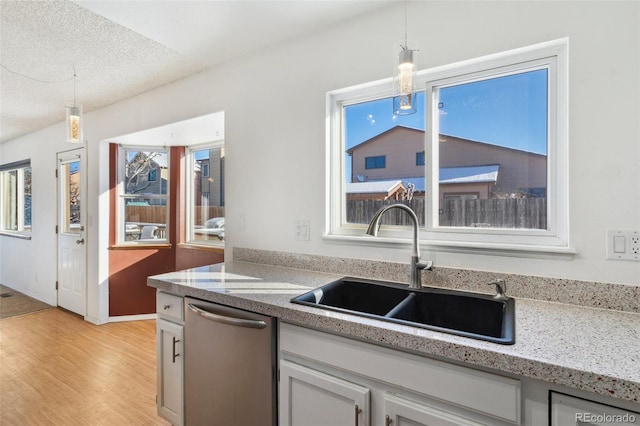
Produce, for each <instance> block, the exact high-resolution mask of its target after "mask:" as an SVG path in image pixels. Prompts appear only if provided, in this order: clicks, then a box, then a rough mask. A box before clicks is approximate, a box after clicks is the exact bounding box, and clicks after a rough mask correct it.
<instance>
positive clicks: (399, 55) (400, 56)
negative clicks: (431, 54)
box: [393, 2, 417, 115]
mask: <svg viewBox="0 0 640 426" xmlns="http://www.w3.org/2000/svg"><path fill="white" fill-rule="evenodd" d="M416 52H417V50H416V49H410V48H409V44H408V42H407V3H406V2H405V4H404V43H400V46H399V48H396V49H394V62H395V64H394V72H393V113H394V114H395V115H409V114H413V113H415V112H416V111H417V109H416V92H415V90H414V88H413V82H414V80H415V76H416V71H417V69H416V68H417V66H416V62H415V60H416Z"/></svg>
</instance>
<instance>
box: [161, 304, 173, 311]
mask: <svg viewBox="0 0 640 426" xmlns="http://www.w3.org/2000/svg"><path fill="white" fill-rule="evenodd" d="M163 308H164V310H165V311H166V310H167V309H170V308H171V305H164V306H163Z"/></svg>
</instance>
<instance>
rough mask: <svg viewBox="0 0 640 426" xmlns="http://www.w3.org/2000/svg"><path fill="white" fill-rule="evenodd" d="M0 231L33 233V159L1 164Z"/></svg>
mask: <svg viewBox="0 0 640 426" xmlns="http://www.w3.org/2000/svg"><path fill="white" fill-rule="evenodd" d="M0 200H1V201H2V203H1V206H2V207H1V208H0V232H8V233H16V234H27V235H28V234H29V233H31V160H26V161H19V162H15V163H10V164H4V165H0Z"/></svg>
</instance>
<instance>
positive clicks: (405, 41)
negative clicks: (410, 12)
mask: <svg viewBox="0 0 640 426" xmlns="http://www.w3.org/2000/svg"><path fill="white" fill-rule="evenodd" d="M407 9H408V6H407V2H406V1H405V2H404V47H405V48H408V47H409V45H408V42H407Z"/></svg>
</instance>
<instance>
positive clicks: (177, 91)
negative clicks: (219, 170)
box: [0, 1, 640, 318]
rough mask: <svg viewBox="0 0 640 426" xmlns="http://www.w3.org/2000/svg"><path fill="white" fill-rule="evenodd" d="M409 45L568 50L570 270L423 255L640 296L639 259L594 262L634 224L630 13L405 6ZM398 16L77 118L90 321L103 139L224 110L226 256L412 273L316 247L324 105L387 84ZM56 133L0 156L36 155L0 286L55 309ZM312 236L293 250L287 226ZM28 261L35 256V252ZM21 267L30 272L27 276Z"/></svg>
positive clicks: (638, 95) (638, 224) (635, 67)
mask: <svg viewBox="0 0 640 426" xmlns="http://www.w3.org/2000/svg"><path fill="white" fill-rule="evenodd" d="M409 14H410V17H409V37H410V38H411V39H415V40H416V41H417V42H418V43H419V46H420V51H421V53H420V55H421V57H422V61H423V64H422V66H423V67H430V66H437V65H442V64H447V63H451V62H456V61H460V60H464V59H469V58H474V57H478V56H482V55H486V54H490V53H495V52H500V51H504V50H509V49H514V48H518V47H522V46H527V45H531V44H536V43H540V42H544V41H548V40H553V39H557V38H561V37H569V40H570V63H569V66H570V111H569V116H570V123H569V132H570V142H569V143H570V174H569V176H570V233H571V235H570V238H571V244H572V246H573V247H574V248H575V249H576V250H577V251H578V255H577V256H575V258H573V259H572V260H550V259H523V258H517V257H508V256H486V255H474V254H468V253H467V254H461V253H446V252H440V253H435V252H429V251H426V252H425V253H424V254H425V255H426V257H429V258H431V259H433V260H434V261H435V265H436V266H438V265H439V266H448V267H460V268H468V269H481V270H489V271H503V272H512V273H520V274H531V275H539V276H550V277H562V278H572V279H584V280H589V281H606V282H614V283H627V284H634V285H640V263H638V262H621V261H608V260H605V229H607V228H632V229H640V172H639V170H640V149H639V145H640V144H639V141H640V124H639V120H638V117H639V116H640V3H638V2H610V1H600V2H564V1H562V2H524V1H512V2H450V1H446V2H445V1H443V2H410V4H409ZM403 15H404V8H403V7H401V6H399V5H398V6H393V7H391V8H387V9H383V10H381V11H378V12H374V13H372V14H370V15H367V16H365V17H364V18H360V19H356V20H351V21H349V22H348V23H345V24H344V25H341V26H337V27H334V28H331V29H329V30H327V31H326V32H323V33H319V34H316V35H313V36H311V37H308V38H304V39H299V40H297V41H295V42H292V43H288V44H285V45H280V46H276V47H272V48H271V49H267V50H264V51H262V52H260V53H258V54H254V55H250V56H247V57H245V58H242V59H240V60H237V61H234V62H231V63H227V64H225V65H223V66H220V67H217V68H215V69H211V70H209V71H206V72H203V73H200V74H198V75H195V76H193V77H191V78H188V79H185V80H181V81H179V82H176V83H174V84H171V85H169V86H165V87H163V88H160V89H158V90H154V91H151V92H148V93H145V94H143V95H141V96H138V97H136V98H132V99H129V100H127V101H124V102H121V103H119V104H117V105H113V106H111V107H108V108H104V109H102V110H99V111H95V112H92V113H90V114H85V121H86V123H85V137H86V138H87V139H88V141H89V143H88V161H89V167H88V169H89V191H90V194H91V195H90V199H89V224H88V225H89V226H88V231H89V241H90V242H89V244H90V247H89V256H90V262H89V284H90V297H89V301H90V303H89V305H90V306H89V309H90V312H89V316H90V317H92V318H104V316H105V315H106V305H105V304H104V302H100V303H98V301H99V300H101V301H103V300H104V298H105V297H106V294H107V293H106V259H107V250H106V228H105V227H106V225H107V219H108V213H107V212H108V209H107V207H108V200H107V198H106V190H107V189H108V187H107V175H106V169H105V168H106V166H107V161H108V159H107V150H106V143H105V142H104V141H105V140H109V139H110V138H113V137H115V136H117V135H123V134H127V133H132V132H136V131H140V130H144V129H148V128H152V127H157V126H160V125H164V124H167V123H172V122H176V121H180V120H184V119H188V118H191V117H196V116H201V115H204V114H209V113H213V112H218V111H224V112H225V134H226V137H225V140H226V155H227V160H226V161H227V163H226V172H227V176H226V183H227V191H226V192H227V227H228V232H227V239H228V241H227V248H228V249H229V250H228V251H227V256H228V258H230V254H231V250H230V249H231V248H232V247H233V246H238V247H250V248H256V249H265V250H279V251H289V252H301V253H309V254H322V255H330V256H345V257H354V258H371V259H384V260H392V261H400V262H408V258H409V250H408V249H404V248H401V249H397V248H396V249H385V248H381V247H362V246H353V245H348V244H337V243H332V242H328V241H326V240H324V239H323V238H322V232H323V230H324V228H325V168H326V164H325V94H326V92H327V91H329V90H334V89H339V88H343V87H347V86H351V85H355V84H359V83H363V82H368V81H373V80H378V79H382V78H386V77H389V76H390V74H391V66H392V58H391V49H392V46H393V44H394V43H395V42H397V41H399V40H401V39H402V37H403V34H404V31H403V22H404V17H403ZM63 137H64V132H63V129H62V125H58V126H53V127H51V128H48V129H44V130H41V131H39V132H36V133H34V134H31V135H28V136H25V137H22V138H19V139H17V140H14V141H11V142H8V143H5V144H2V145H0V161H1V162H9V161H16V160H19V159H22V158H28V157H31V158H32V164H33V182H34V197H33V199H34V201H33V202H34V217H33V223H34V233H33V239H32V240H31V241H22V240H16V239H12V238H7V237H0V256H1V258H2V260H1V261H0V282H3V283H5V284H7V285H10V286H15V287H18V288H19V289H20V288H22V289H26V290H28V292H29V293H30V294H32V295H35V296H36V297H38V298H40V299H42V300H45V301H51V300H52V299H53V298H55V291H53V290H52V288H53V287H52V283H53V282H55V256H54V253H55V235H54V234H53V232H52V229H53V226H54V225H55V217H54V214H53V212H54V206H55V188H54V186H53V185H54V184H53V179H51V177H50V176H51V174H52V173H53V169H54V167H55V152H56V151H60V150H63V149H65V148H68V147H69V146H68V145H67V144H66V143H64V142H56V141H60V140H62V139H63ZM295 220H309V221H310V222H311V240H310V241H305V242H300V241H294V239H293V233H294V221H295ZM32 254H33V256H32ZM25 259H35V260H36V265H35V266H34V267H32V268H30V269H29V270H28V271H27V272H26V273H24V272H22V266H20V268H18V267H17V266H16V265H24V261H25Z"/></svg>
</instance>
